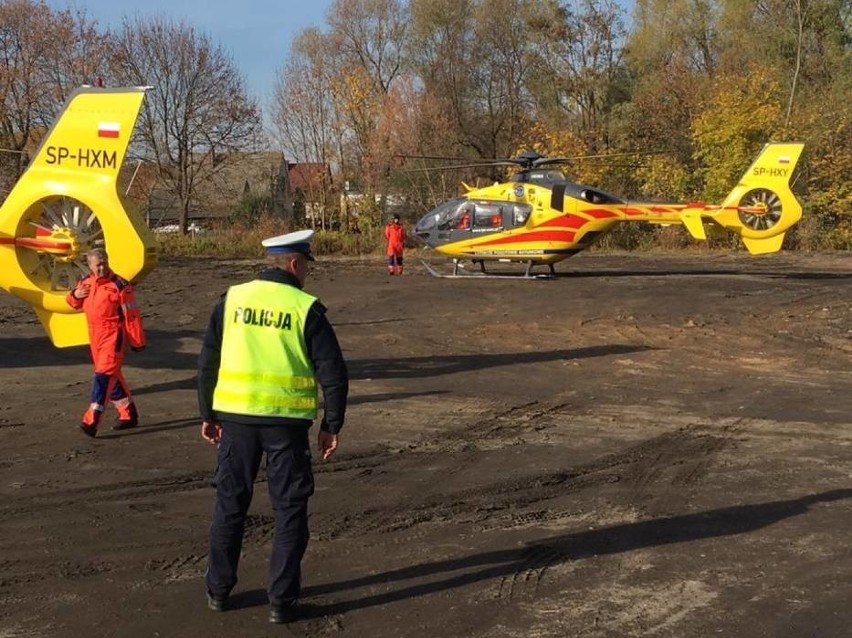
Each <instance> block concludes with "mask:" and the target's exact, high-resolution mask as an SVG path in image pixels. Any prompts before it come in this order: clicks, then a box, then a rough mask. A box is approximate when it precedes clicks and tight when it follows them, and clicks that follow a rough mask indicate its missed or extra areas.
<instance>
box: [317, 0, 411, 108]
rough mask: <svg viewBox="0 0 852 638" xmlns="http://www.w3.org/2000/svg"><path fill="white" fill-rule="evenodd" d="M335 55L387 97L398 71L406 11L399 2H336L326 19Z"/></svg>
mask: <svg viewBox="0 0 852 638" xmlns="http://www.w3.org/2000/svg"><path fill="white" fill-rule="evenodd" d="M328 22H329V26H330V27H331V37H332V38H333V39H334V41H335V43H336V45H337V48H338V51H339V52H340V53H341V54H342V55H343V56H344V57H345V58H346V59H347V60H348V61H349V62H353V63H357V64H358V65H359V66H360V67H361V68H363V69H364V71H366V73H367V75H368V76H369V77H370V78H371V79H372V81H373V82H374V83H375V88H376V90H378V91H381V92H382V93H387V92H388V90H389V89H390V86H391V83H392V82H393V80H394V78H396V77H397V76H398V75H399V74H400V72H401V71H402V51H403V47H404V44H405V38H406V34H407V31H408V10H407V6H406V3H405V2H402V1H401V0H336V1H335V3H334V5H333V6H332V8H331V11H330V12H329V16H328Z"/></svg>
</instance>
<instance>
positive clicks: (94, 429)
mask: <svg viewBox="0 0 852 638" xmlns="http://www.w3.org/2000/svg"><path fill="white" fill-rule="evenodd" d="M80 429H81V430H82V431H83V434H85V435H86V436H90V437H92V438H95V435H96V434H97V433H98V426H97V425H89V424H87V423H81V424H80Z"/></svg>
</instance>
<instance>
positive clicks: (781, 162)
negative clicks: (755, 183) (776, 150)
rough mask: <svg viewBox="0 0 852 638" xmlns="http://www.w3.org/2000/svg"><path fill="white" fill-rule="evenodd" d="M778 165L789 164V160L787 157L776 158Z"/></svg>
mask: <svg viewBox="0 0 852 638" xmlns="http://www.w3.org/2000/svg"><path fill="white" fill-rule="evenodd" d="M778 163H779V164H789V163H790V158H789V157H787V156H786V155H782V156H781V157H779V158H778Z"/></svg>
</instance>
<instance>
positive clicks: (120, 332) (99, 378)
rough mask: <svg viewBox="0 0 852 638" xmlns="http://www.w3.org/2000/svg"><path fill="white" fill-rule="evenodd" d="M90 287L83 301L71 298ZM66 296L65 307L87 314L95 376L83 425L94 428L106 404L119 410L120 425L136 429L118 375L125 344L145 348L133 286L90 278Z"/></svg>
mask: <svg viewBox="0 0 852 638" xmlns="http://www.w3.org/2000/svg"><path fill="white" fill-rule="evenodd" d="M85 286H89V294H88V296H86V297H84V298H83V299H78V298H77V297H75V296H74V290H78V289H82V288H83V287H85ZM74 290H72V291H71V292H70V293H68V296H67V297H66V301H67V302H68V305H70V306H71V307H72V308H75V309H77V310H80V309H81V308H82V309H83V312H85V313H86V322H87V324H88V326H89V344H90V348H91V351H92V361H93V362H94V364H95V376H94V379H93V381H92V395H91V402H90V404H89V409H88V410H86V412H85V413H84V414H83V425H84V426H87V427H88V428H96V427H97V425H98V423H99V422H100V419H101V416H102V415H103V412H104V407H105V405H106V404H107V402H108V401H112V403H113V405H115V407H116V409H117V410H118V418H119V421H120V423H122V424H124V425H125V426H130V425H136V420H137V413H136V406H135V405H134V404H133V397H132V395H131V393H130V387H129V386H128V385H127V381H125V379H124V375H123V374H122V373H121V364H122V363H123V362H124V353H125V351H126V350H127V346H128V344H129V345H130V347H131V348H133V349H136V350H138V349H141V348H144V347H145V332H144V330H143V329H142V315H141V313H140V312H139V308H138V307H137V305H136V297H135V295H134V293H133V286H132V285H131V284H130V283H129V282H128V281H127V280H126V279H122V278H121V277H119V276H118V275H116V274H115V273H113V272H111V271H110V272H108V273H107V274H106V275H105V276H104V277H98V276H97V275H95V274H90V275H88V276H87V277H84V278H83V279H81V280H80V281H79V282H77V286H76V287H75V289H74Z"/></svg>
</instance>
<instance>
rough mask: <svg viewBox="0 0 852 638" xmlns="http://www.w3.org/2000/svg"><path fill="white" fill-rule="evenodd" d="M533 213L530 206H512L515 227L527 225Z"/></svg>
mask: <svg viewBox="0 0 852 638" xmlns="http://www.w3.org/2000/svg"><path fill="white" fill-rule="evenodd" d="M531 212H532V206H530V205H529V204H512V221H513V222H514V224H515V226H522V225H523V224H526V223H527V218H528V217H529V216H530V213H531Z"/></svg>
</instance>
